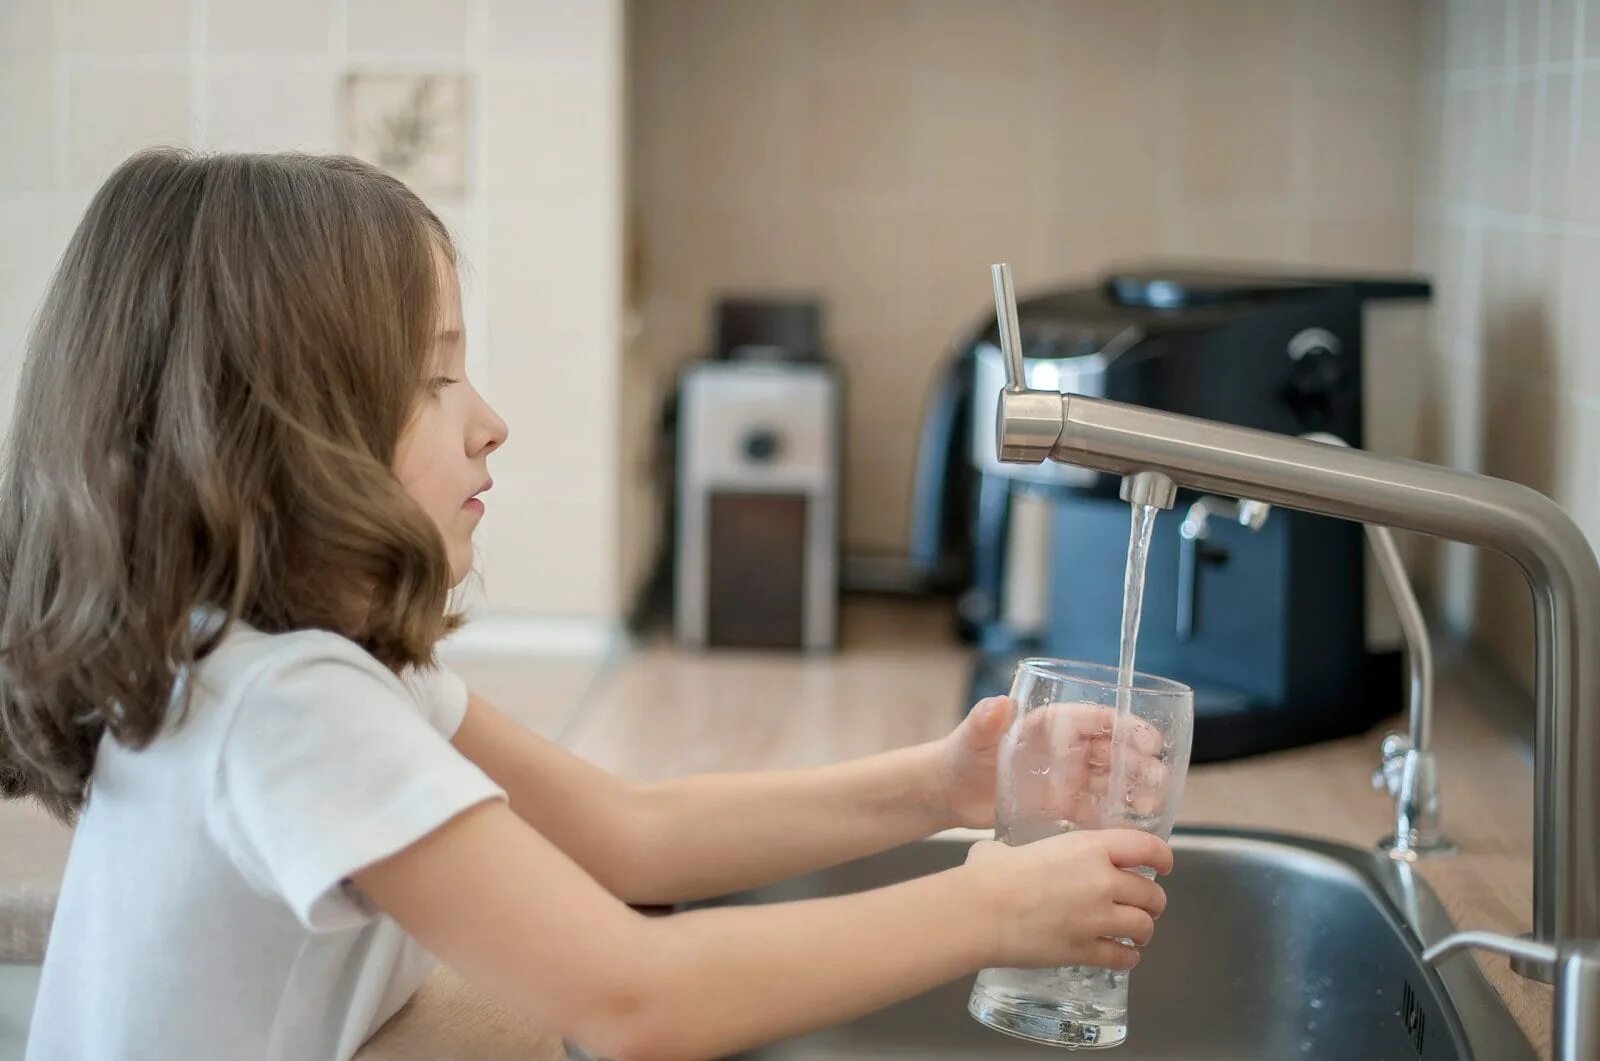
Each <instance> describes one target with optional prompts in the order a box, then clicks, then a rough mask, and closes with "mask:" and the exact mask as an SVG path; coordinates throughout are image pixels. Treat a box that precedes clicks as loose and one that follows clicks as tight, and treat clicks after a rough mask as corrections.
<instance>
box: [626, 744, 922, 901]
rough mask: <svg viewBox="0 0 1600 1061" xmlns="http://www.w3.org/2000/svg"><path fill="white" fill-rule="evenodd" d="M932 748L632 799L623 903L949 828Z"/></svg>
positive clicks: (702, 894) (747, 882)
mask: <svg viewBox="0 0 1600 1061" xmlns="http://www.w3.org/2000/svg"><path fill="white" fill-rule="evenodd" d="M938 754H939V746H938V745H937V744H932V743H930V744H922V745H915V746H912V747H909V748H901V749H898V750H896V751H892V752H885V753H883V754H880V755H873V756H869V757H867V758H863V759H854V760H851V761H849V762H844V763H837V764H834V765H831V766H822V767H814V768H810V769H801V770H782V771H768V772H763V773H741V774H701V775H697V776H694V777H686V778H681V779H676V780H671V781H664V782H660V783H658V784H655V785H649V786H646V787H645V788H644V789H643V790H642V791H640V792H639V793H638V795H637V797H636V805H637V807H638V815H639V820H638V821H637V822H635V823H633V828H631V829H630V830H629V832H630V834H631V835H632V836H633V837H634V838H635V839H634V843H635V845H636V847H637V850H636V851H635V857H634V858H633V859H630V863H631V865H632V872H631V873H630V878H631V879H630V881H629V886H628V887H627V889H626V894H624V895H622V898H624V899H626V900H627V901H628V902H632V903H663V904H665V903H675V902H683V901H686V900H691V899H703V898H706V897H708V896H713V895H724V894H727V893H729V892H734V891H739V890H742V889H745V888H751V887H755V886H757V885H761V884H766V883H769V882H771V881H776V880H782V879H783V878H785V877H792V876H795V875H797V874H800V873H805V872H808V871H810V870H813V869H818V868H821V867H823V866H830V865H836V864H838V863H840V862H845V861H848V860H849V859H852V858H858V857H861V856H863V855H868V854H872V853H873V852H876V851H882V850H884V849H885V848H888V847H893V846H894V845H896V844H900V843H905V842H908V841H911V840H915V839H919V838H921V837H924V836H927V835H929V834H931V833H935V832H938V831H939V830H940V829H943V828H946V827H947V826H949V825H951V824H954V823H953V821H952V820H951V818H950V815H949V812H948V809H947V808H946V806H945V804H944V800H943V797H942V795H941V791H942V790H941V789H940V786H939V784H938V772H937V767H938Z"/></svg>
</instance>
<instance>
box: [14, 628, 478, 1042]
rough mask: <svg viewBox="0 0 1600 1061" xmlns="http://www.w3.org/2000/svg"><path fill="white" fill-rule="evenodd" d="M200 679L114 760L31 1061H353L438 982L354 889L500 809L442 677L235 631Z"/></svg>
mask: <svg viewBox="0 0 1600 1061" xmlns="http://www.w3.org/2000/svg"><path fill="white" fill-rule="evenodd" d="M193 679H194V680H195V682H196V683H197V684H196V689H195V697H194V701H193V703H192V705H191V708H190V711H189V713H188V715H187V716H186V717H185V719H184V720H183V722H182V723H181V724H178V725H177V726H176V727H170V726H169V728H168V729H167V730H165V731H164V732H163V733H162V734H161V735H160V736H158V737H157V739H156V740H155V741H154V742H153V743H151V744H150V745H149V746H148V747H147V748H146V749H145V750H143V751H138V752H134V751H129V750H128V749H126V748H124V747H122V746H121V745H119V744H117V743H116V742H115V741H113V740H111V738H110V737H109V736H108V737H106V738H105V739H104V740H102V742H101V744H100V748H99V756H98V759H97V760H96V762H95V768H94V775H93V779H92V783H91V787H90V796H89V800H88V803H87V805H86V807H85V809H84V813H83V815H82V817H81V818H80V820H79V822H78V827H77V832H76V834H75V835H74V837H73V841H72V851H71V854H70V856H69V857H68V860H67V868H66V876H65V879H64V880H63V882H62V887H61V897H60V901H59V903H58V904H57V907H56V914H55V921H54V924H53V926H52V930H51V935H50V941H49V944H48V946H47V948H46V950H45V961H44V973H43V979H42V982H41V984H40V988H39V996H38V1002H37V1004H36V1006H35V1009H34V1015H33V1022H32V1026H31V1030H30V1034H29V1039H28V1053H27V1057H28V1059H29V1061H115V1059H119V1058H127V1059H139V1061H144V1059H147V1058H164V1059H172V1061H187V1059H190V1058H193V1059H197V1061H198V1059H205V1061H223V1059H228V1058H250V1059H252V1061H253V1059H257V1058H270V1059H278V1058H283V1059H294V1061H317V1059H322V1058H338V1059H343V1058H348V1057H349V1056H350V1055H351V1054H353V1053H354V1052H355V1051H356V1049H357V1048H358V1047H359V1046H360V1045H361V1044H362V1043H363V1042H364V1041H366V1039H367V1038H368V1037H369V1036H370V1035H371V1034H372V1033H373V1032H374V1031H376V1030H377V1028H378V1026H379V1025H381V1024H382V1023H383V1022H384V1021H385V1020H387V1019H388V1018H389V1017H390V1016H392V1015H393V1014H394V1012H395V1011H396V1010H398V1009H399V1008H400V1007H401V1005H403V1004H404V1003H405V1001H406V1000H407V999H408V998H410V996H411V994H412V992H414V991H415V990H416V989H417V987H418V985H419V984H421V982H422V978H423V977H424V976H425V975H426V973H427V972H428V970H429V968H430V967H431V965H432V963H433V960H432V958H431V957H430V956H429V955H428V953H427V952H426V951H424V950H423V949H422V948H421V947H420V946H419V945H418V944H417V943H416V942H415V941H413V940H412V939H410V938H409V937H408V936H406V935H405V933H404V932H403V931H401V929H400V927H399V925H397V924H396V923H395V922H394V921H393V920H392V919H390V918H388V917H386V916H384V915H383V914H381V913H379V912H377V911H376V910H375V909H374V908H373V907H372V906H371V904H370V903H369V902H368V901H366V899H365V898H364V897H363V896H362V895H361V894H360V892H359V890H357V889H356V888H355V887H354V886H353V885H352V884H350V883H349V881H348V877H349V876H350V874H352V873H354V872H355V871H356V870H358V869H361V868H362V867H364V866H367V865H370V864H372V863H373V862H376V861H378V860H380V859H382V858H384V857H386V856H388V855H391V854H393V853H395V852H396V851H399V850H401V849H402V848H404V847H406V846H408V845H409V844H411V843H413V842H414V841H416V840H418V839H420V838H421V837H423V836H425V835H426V834H428V833H429V832H431V831H432V830H434V829H436V828H437V827H439V826H440V825H442V824H443V823H444V822H446V821H447V820H449V819H450V818H452V817H453V816H455V815H456V814H459V813H460V812H461V811H463V810H465V809H467V808H468V807H471V806H473V805H475V804H477V803H480V802H482V801H484V800H489V799H496V798H501V799H503V798H504V797H505V793H504V792H503V791H502V790H501V789H500V788H499V787H497V786H496V785H495V784H494V782H492V781H491V780H490V779H489V778H488V776H487V775H485V774H484V773H483V772H482V771H481V770H479V769H478V767H476V766H475V765H473V764H472V763H471V762H470V761H468V760H467V759H466V758H465V757H464V756H462V755H461V754H460V753H459V752H457V751H456V750H455V749H454V748H453V747H452V746H451V744H450V743H449V739H450V737H451V736H452V735H453V734H454V733H455V731H456V729H457V727H459V726H460V724H461V719H462V717H463V715H464V714H465V712H466V704H467V692H466V687H465V686H464V685H463V684H462V683H461V679H460V678H458V677H456V676H455V675H454V674H452V673H450V672H449V671H445V670H434V671H426V672H423V671H413V672H408V674H407V676H406V678H405V680H401V679H400V678H397V677H396V676H395V675H394V674H393V673H391V672H390V671H388V670H387V669H385V668H384V667H383V666H382V665H381V664H379V663H378V662H377V661H376V660H375V659H373V658H372V657H371V656H370V655H368V654H367V653H366V652H364V651H362V649H361V648H360V647H359V646H357V645H355V644H354V643H353V642H350V641H348V640H346V639H344V638H341V637H338V636H336V635H334V634H330V633H325V632H322V631H298V632H295V633H288V634H264V633H261V632H259V631H257V630H253V629H250V628H248V627H242V628H237V629H236V630H235V631H233V632H230V633H229V635H228V636H227V638H226V639H224V641H223V643H222V644H221V645H220V646H218V648H217V649H216V651H215V652H213V653H212V654H211V655H210V656H208V657H207V658H206V659H204V660H203V661H201V662H200V663H199V664H198V665H197V666H196V667H195V668H194V670H193Z"/></svg>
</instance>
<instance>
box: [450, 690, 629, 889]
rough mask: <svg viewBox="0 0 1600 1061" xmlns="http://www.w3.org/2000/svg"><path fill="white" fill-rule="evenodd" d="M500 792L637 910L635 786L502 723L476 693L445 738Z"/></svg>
mask: <svg viewBox="0 0 1600 1061" xmlns="http://www.w3.org/2000/svg"><path fill="white" fill-rule="evenodd" d="M450 743H451V744H452V745H454V746H455V749H456V750H457V751H459V752H460V753H461V754H462V755H465V756H466V757H467V758H468V759H470V760H472V762H473V763H475V764H476V765H477V767H478V769H480V770H482V771H483V772H484V773H486V774H488V775H489V777H490V778H491V779H492V780H493V781H494V783H495V784H497V785H499V786H500V787H501V788H503V789H505V792H506V797H507V798H508V799H509V800H510V801H511V809H512V810H513V811H514V812H516V815H517V817H519V818H521V819H522V820H523V821H524V822H526V823H528V824H529V825H531V826H532V827H533V828H534V829H536V830H538V831H539V833H541V834H542V835H543V836H544V837H546V838H548V839H549V840H550V842H552V843H554V844H555V846H556V847H558V848H560V849H561V850H562V851H563V852H564V853H565V854H566V855H567V856H569V857H570V858H571V859H572V860H573V861H575V862H576V863H577V864H578V865H579V866H582V867H583V870H584V872H586V873H587V874H588V875H589V876H590V877H592V878H594V879H595V880H596V881H599V882H600V884H602V885H603V886H604V887H605V888H606V890H607V891H609V892H610V893H611V894H612V895H614V896H617V897H618V898H619V899H621V900H622V901H624V902H629V903H638V904H644V903H646V902H647V901H648V900H647V899H645V898H641V897H640V896H641V895H642V894H643V893H645V892H647V891H648V890H649V889H648V888H646V887H644V877H645V873H646V871H645V870H644V869H643V868H641V867H640V866H639V857H638V840H637V835H638V830H637V828H636V823H637V821H638V818H639V807H640V805H641V804H642V802H643V800H642V796H641V786H639V785H636V784H633V783H632V782H629V781H625V780H624V779H622V778H620V777H617V776H616V775H614V774H610V773H607V772H606V771H604V770H602V769H600V768H599V767H597V766H595V765H593V764H592V763H587V762H585V761H584V760H582V759H580V758H578V757H577V756H576V755H573V754H572V753H570V752H568V751H566V750H564V749H563V748H561V747H560V746H559V745H557V744H555V743H553V742H551V741H548V740H545V739H544V738H543V737H541V736H539V735H538V734H537V733H535V732H533V731H532V730H530V729H528V728H527V727H526V726H524V725H522V724H520V723H518V722H517V721H516V720H515V719H512V718H509V717H507V716H506V715H505V714H503V713H502V712H501V711H499V710H498V709H496V708H495V707H494V706H493V705H492V704H490V703H489V702H488V701H487V700H484V699H483V698H482V697H480V696H478V695H477V694H476V693H469V694H468V697H467V713H466V716H465V717H464V718H463V719H462V720H461V726H460V727H459V728H458V729H457V730H456V734H455V736H454V737H452V738H451V740H450Z"/></svg>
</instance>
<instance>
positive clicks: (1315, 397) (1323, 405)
mask: <svg viewBox="0 0 1600 1061" xmlns="http://www.w3.org/2000/svg"><path fill="white" fill-rule="evenodd" d="M1340 345H1341V344H1340V342H1339V339H1338V337H1337V336H1335V335H1333V334H1332V333H1330V332H1328V331H1326V330H1324V329H1322V328H1307V329H1306V330H1305V331H1303V332H1300V333H1299V334H1298V335H1296V336H1295V337H1294V338H1293V339H1292V340H1290V342H1289V357H1290V359H1291V360H1292V361H1293V362H1294V364H1293V366H1292V367H1291V368H1290V369H1289V379H1288V383H1287V384H1286V386H1285V388H1284V391H1285V393H1284V397H1285V399H1287V401H1288V403H1289V407H1290V408H1291V409H1293V410H1294V412H1295V415H1296V417H1297V418H1298V419H1299V420H1300V421H1301V423H1302V424H1304V425H1305V426H1307V427H1311V428H1315V427H1317V426H1318V425H1320V424H1321V423H1323V422H1324V421H1325V420H1326V419H1327V418H1328V417H1330V416H1332V414H1333V406H1334V402H1335V400H1336V395H1337V394H1338V392H1339V390H1340V389H1341V387H1342V385H1343V383H1344V381H1345V376H1346V368H1345V364H1344V359H1343V358H1341V357H1340V356H1339V349H1340Z"/></svg>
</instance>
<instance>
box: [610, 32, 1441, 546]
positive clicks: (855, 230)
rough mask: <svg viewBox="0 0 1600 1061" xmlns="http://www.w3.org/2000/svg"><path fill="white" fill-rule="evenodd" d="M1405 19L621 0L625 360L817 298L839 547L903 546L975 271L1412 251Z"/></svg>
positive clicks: (1400, 259)
mask: <svg viewBox="0 0 1600 1061" xmlns="http://www.w3.org/2000/svg"><path fill="white" fill-rule="evenodd" d="M1419 21H1420V16H1419V5H1418V3H1417V2H1416V0H1339V2H1338V3H1330V2H1328V0H1000V2H990V0H869V2H856V0H633V3H632V4H631V6H630V9H629V22H630V32H629V45H630V58H629V69H630V77H631V80H632V86H631V93H630V125H631V132H630V145H631V148H632V158H631V162H630V176H631V181H632V192H631V195H632V200H633V205H634V207H635V216H636V218H637V230H636V232H635V233H634V236H635V239H636V241H637V249H638V254H639V260H640V263H641V265H642V270H641V273H640V276H639V281H640V282H639V284H638V287H637V290H636V291H635V293H634V298H635V302H636V306H637V310H638V315H637V321H638V324H639V325H640V328H641V330H640V332H639V335H638V337H637V339H636V342H635V343H634V348H635V350H636V353H637V357H636V358H635V360H634V362H633V363H632V364H631V365H630V367H629V368H628V370H627V374H628V376H629V378H630V379H632V380H636V381H638V382H640V383H641V384H643V385H646V386H648V387H650V388H651V389H652V391H653V392H654V393H656V394H659V393H660V392H661V390H662V389H664V388H665V387H666V386H667V385H668V382H669V380H670V378H671V375H672V372H673V370H674V368H675V366H677V365H678V364H679V363H681V362H682V361H683V360H684V359H685V358H688V357H691V356H693V355H696V354H698V353H700V352H702V351H703V350H704V349H705V348H706V345H707V343H708V342H709V328H708V318H709V311H710V305H711V300H712V298H713V297H714V295H715V294H716V293H718V292H722V291H729V290H740V291H773V292H777V291H785V292H817V293H819V294H821V295H822V296H823V297H824V298H825V299H826V300H827V306H828V314H829V317H828V320H829V331H830V334H831V339H832V348H833V352H834V353H835V354H836V355H837V356H838V358H839V359H840V360H841V361H842V363H843V365H844V367H845V370H846V372H847V373H848V378H849V391H848V399H847V406H848V409H847V420H848V423H847V446H848V458H847V460H848V466H847V472H846V480H847V481H846V490H847V498H846V500H847V523H846V540H847V547H849V548H852V549H855V550H863V551H882V552H899V551H901V550H903V548H904V545H903V542H904V537H905V531H906V522H907V511H908V500H909V492H910V482H911V474H912V467H913V459H914V447H915V444H916V438H917V430H918V421H919V418H920V415H921V411H922V402H923V399H924V396H925V394H926V392H927V390H928V388H929V387H930V385H931V382H932V380H933V378H934V375H935V372H936V370H937V368H938V366H939V365H940V364H941V362H942V361H943V359H944V358H945V356H946V354H947V347H948V344H949V343H950V341H951V340H952V338H953V337H954V336H955V335H956V334H957V332H959V331H961V330H962V329H964V328H966V327H967V326H968V325H970V324H971V323H972V322H973V321H974V320H976V319H977V318H978V317H980V316H981V315H983V314H984V313H985V312H986V311H987V312H991V313H992V309H989V308H988V307H989V306H990V305H991V304H990V303H989V301H988V300H989V286H988V271H987V270H988V266H989V264H990V263H991V262H993V261H998V260H1001V259H1006V260H1009V261H1011V262H1012V263H1013V264H1014V266H1015V267H1016V270H1017V276H1018V279H1019V285H1020V286H1021V287H1022V288H1024V289H1028V288H1039V287H1043V286H1047V285H1052V284H1057V283H1061V282H1066V281H1078V280H1083V279H1085V278H1087V277H1090V276H1091V275H1092V274H1094V273H1095V272H1097V271H1098V270H1100V269H1102V268H1103V267H1105V266H1106V265H1107V264H1108V263H1110V262H1112V261H1114V260H1118V259H1128V258H1137V257H1140V256H1144V255H1150V254H1156V253H1169V252H1170V253H1183V254H1194V255H1208V256H1221V257H1228V258H1245V259H1249V258H1254V259H1268V260H1290V261H1298V262H1304V263H1313V264H1327V265H1337V266H1356V267H1376V268H1404V267H1408V266H1409V265H1410V264H1411V261H1412V243H1413V231H1414V229H1413V217H1412V214H1413V208H1414V187H1413V185H1414V175H1415V172H1416V149H1415V146H1414V145H1415V143H1416V139H1417V137H1416V133H1417V122H1418V106H1417V65H1418V52H1419V49H1420V47H1421V40H1420V36H1419ZM642 404H643V405H646V406H648V404H649V403H642ZM628 445H629V451H628V452H629V457H628V460H629V462H630V463H629V467H631V468H634V469H638V468H640V467H643V466H644V463H645V462H644V454H645V452H646V449H647V439H646V438H645V437H643V434H642V433H640V434H639V435H638V436H637V437H635V438H633V439H631V440H630V441H629V443H628ZM639 482H640V481H639V479H638V478H637V477H636V478H635V479H634V480H633V481H632V482H631V483H630V484H628V485H627V486H625V489H633V490H635V491H636V492H637V491H638V490H639V489H640V486H639Z"/></svg>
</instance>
